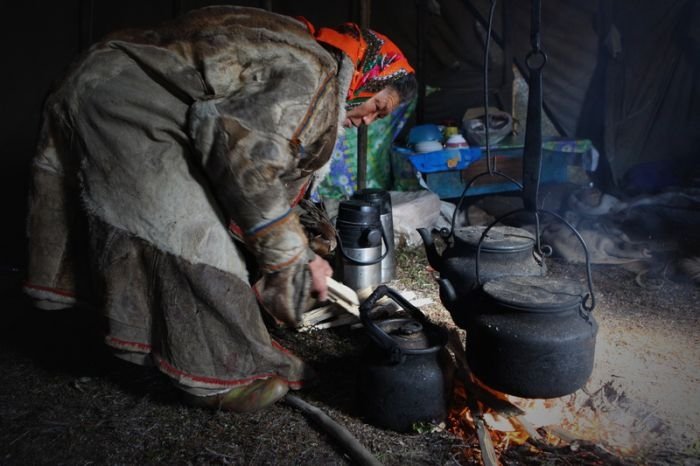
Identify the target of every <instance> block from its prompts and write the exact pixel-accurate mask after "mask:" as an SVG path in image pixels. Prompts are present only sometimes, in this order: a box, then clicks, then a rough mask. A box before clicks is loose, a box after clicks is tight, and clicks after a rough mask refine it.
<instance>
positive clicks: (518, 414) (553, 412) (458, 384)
mask: <svg viewBox="0 0 700 466" xmlns="http://www.w3.org/2000/svg"><path fill="white" fill-rule="evenodd" d="M457 356H458V357H457V359H458V365H459V359H460V356H459V355H457ZM458 375H459V376H458V377H456V378H455V383H454V387H455V389H454V392H453V400H452V404H451V407H450V410H449V414H448V430H449V431H451V432H453V433H455V434H457V435H459V436H461V437H462V438H464V439H465V441H466V446H465V448H464V451H463V454H464V457H465V461H464V462H465V463H471V462H479V461H482V462H483V464H487V465H488V464H499V463H500V464H513V465H516V464H523V463H524V462H527V463H530V462H537V463H538V464H539V463H546V464H549V463H552V464H560V463H561V464H606V465H607V464H638V463H639V462H640V461H641V458H643V457H644V456H645V454H646V453H647V452H648V450H649V449H650V448H654V447H653V445H654V444H657V445H658V442H659V440H660V439H661V438H663V435H664V431H665V429H666V427H665V426H664V424H663V423H662V421H660V419H659V418H657V417H656V416H654V414H653V413H652V412H651V411H650V410H649V409H647V408H645V407H644V406H639V405H634V404H633V403H631V402H630V400H628V399H627V398H626V397H625V396H624V394H623V393H621V392H619V391H617V390H616V389H615V388H614V387H613V386H612V384H611V383H608V384H605V385H603V386H602V387H601V388H600V389H598V390H596V391H595V392H593V393H588V392H586V391H583V390H579V391H577V392H576V393H574V394H572V395H568V396H565V397H561V398H554V399H548V400H544V399H525V398H517V397H514V396H510V395H506V394H503V393H500V392H496V391H494V390H492V389H490V388H488V387H486V386H484V385H483V384H481V383H480V382H479V381H478V380H477V379H476V378H474V376H473V375H472V374H471V373H470V372H469V371H468V369H467V370H464V366H463V367H460V369H459V370H458Z"/></svg>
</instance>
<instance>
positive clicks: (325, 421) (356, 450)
mask: <svg viewBox="0 0 700 466" xmlns="http://www.w3.org/2000/svg"><path fill="white" fill-rule="evenodd" d="M284 401H285V402H286V403H287V404H288V405H290V406H292V407H293V408H296V409H298V410H299V411H301V412H302V413H304V415H306V416H307V417H308V418H310V419H311V420H312V421H314V422H315V423H316V424H318V425H319V426H320V427H321V428H322V429H323V430H324V431H325V432H326V433H327V434H328V435H330V436H331V437H333V438H334V439H336V440H337V441H338V442H339V443H340V444H341V445H342V446H343V447H344V448H345V450H346V451H347V453H348V455H350V457H351V458H352V459H353V460H355V462H357V464H359V465H361V466H381V465H382V463H380V462H379V460H377V458H375V457H374V456H373V455H372V453H370V452H369V450H367V449H366V448H365V447H364V446H363V445H362V444H361V443H360V442H359V441H358V440H357V439H356V438H355V437H354V436H353V435H352V434H351V433H350V431H349V430H348V429H346V428H345V427H344V426H342V425H341V424H339V423H337V422H336V421H335V420H333V419H332V418H331V417H330V416H328V415H327V414H326V413H324V412H323V411H321V410H320V409H319V408H317V407H315V406H313V405H310V404H309V403H307V402H306V401H304V400H302V399H301V398H299V397H296V396H294V395H291V394H289V393H288V394H287V395H286V396H285V397H284Z"/></svg>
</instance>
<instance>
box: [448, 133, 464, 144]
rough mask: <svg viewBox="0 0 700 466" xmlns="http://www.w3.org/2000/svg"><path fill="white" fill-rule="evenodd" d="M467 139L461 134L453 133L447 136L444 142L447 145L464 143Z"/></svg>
mask: <svg viewBox="0 0 700 466" xmlns="http://www.w3.org/2000/svg"><path fill="white" fill-rule="evenodd" d="M466 143H467V140H466V139H464V136H462V135H461V134H453V135H452V136H450V137H449V138H447V141H446V144H449V145H456V144H466Z"/></svg>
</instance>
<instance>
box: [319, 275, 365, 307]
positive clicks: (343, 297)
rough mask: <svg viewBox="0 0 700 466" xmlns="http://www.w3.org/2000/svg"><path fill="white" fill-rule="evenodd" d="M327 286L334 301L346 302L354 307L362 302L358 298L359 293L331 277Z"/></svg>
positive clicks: (327, 281)
mask: <svg viewBox="0 0 700 466" xmlns="http://www.w3.org/2000/svg"><path fill="white" fill-rule="evenodd" d="M326 284H327V286H328V295H329V297H330V299H331V300H332V301H344V302H346V303H348V304H351V305H354V306H359V305H360V300H359V298H358V297H357V293H356V292H355V291H354V290H353V289H352V288H350V287H349V286H346V285H344V284H342V283H340V282H339V281H336V280H334V279H333V278H331V277H328V279H327V280H326Z"/></svg>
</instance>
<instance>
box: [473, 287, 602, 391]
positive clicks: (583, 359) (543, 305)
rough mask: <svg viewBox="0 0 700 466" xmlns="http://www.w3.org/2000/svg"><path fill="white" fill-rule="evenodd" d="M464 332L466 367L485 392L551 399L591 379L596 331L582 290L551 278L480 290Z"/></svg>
mask: <svg viewBox="0 0 700 466" xmlns="http://www.w3.org/2000/svg"><path fill="white" fill-rule="evenodd" d="M481 293H482V297H481V299H480V300H479V303H478V304H477V305H474V306H472V309H470V313H469V322H468V324H467V326H466V328H467V343H466V353H467V361H468V363H469V367H470V368H471V370H472V371H473V372H474V374H475V375H476V376H477V377H478V378H479V379H481V380H482V381H483V382H484V383H486V384H487V385H488V386H490V387H493V388H495V389H497V390H500V391H502V392H505V393H509V394H511V395H516V396H520V397H524V398H554V397H559V396H564V395H568V394H570V393H573V392H575V391H576V390H578V389H579V388H581V387H582V386H583V385H584V384H585V383H586V381H587V380H588V378H589V377H590V375H591V372H592V370H593V360H594V355H595V339H596V334H597V332H598V325H597V323H596V321H595V319H594V318H593V316H592V315H591V313H590V311H589V310H586V309H585V308H584V296H585V294H586V293H585V289H584V288H583V287H582V286H581V285H579V284H578V283H576V282H573V281H570V280H558V279H554V278H551V277H501V278H497V279H494V280H491V281H488V282H486V283H485V284H484V286H483V288H482V292H481Z"/></svg>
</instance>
